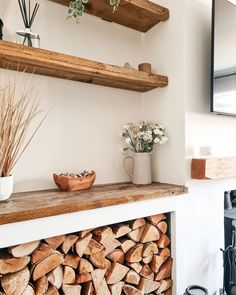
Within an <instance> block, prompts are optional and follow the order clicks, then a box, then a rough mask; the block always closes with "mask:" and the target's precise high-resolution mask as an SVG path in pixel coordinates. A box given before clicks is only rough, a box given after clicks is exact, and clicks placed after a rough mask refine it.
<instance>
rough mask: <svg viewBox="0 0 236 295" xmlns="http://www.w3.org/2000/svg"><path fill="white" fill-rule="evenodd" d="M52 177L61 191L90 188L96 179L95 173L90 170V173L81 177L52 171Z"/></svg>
mask: <svg viewBox="0 0 236 295" xmlns="http://www.w3.org/2000/svg"><path fill="white" fill-rule="evenodd" d="M53 179H54V182H55V184H56V185H57V186H58V188H59V189H60V190H61V191H67V192H74V191H80V190H88V189H90V188H91V186H92V185H93V183H94V181H95V179H96V173H95V171H92V174H90V175H88V176H82V177H70V176H64V175H58V174H55V173H54V174H53Z"/></svg>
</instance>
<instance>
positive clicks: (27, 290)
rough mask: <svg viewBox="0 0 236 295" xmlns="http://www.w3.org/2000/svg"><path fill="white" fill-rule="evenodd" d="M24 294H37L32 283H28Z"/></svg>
mask: <svg viewBox="0 0 236 295" xmlns="http://www.w3.org/2000/svg"><path fill="white" fill-rule="evenodd" d="M22 295H35V292H34V288H33V287H32V286H31V285H28V286H27V287H26V289H25V290H24V292H23V293H22Z"/></svg>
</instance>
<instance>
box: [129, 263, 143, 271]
mask: <svg viewBox="0 0 236 295" xmlns="http://www.w3.org/2000/svg"><path fill="white" fill-rule="evenodd" d="M126 264H127V266H129V267H130V268H132V269H133V270H135V271H136V272H137V273H140V271H141V270H142V268H143V267H142V265H141V264H140V263H139V262H135V263H126Z"/></svg>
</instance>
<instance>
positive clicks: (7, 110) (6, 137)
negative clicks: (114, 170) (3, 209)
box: [0, 82, 45, 177]
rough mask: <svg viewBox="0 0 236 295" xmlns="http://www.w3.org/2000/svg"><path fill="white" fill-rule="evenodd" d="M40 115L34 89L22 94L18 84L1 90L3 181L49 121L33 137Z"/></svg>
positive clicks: (1, 163) (0, 165) (0, 131)
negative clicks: (32, 126) (35, 122)
mask: <svg viewBox="0 0 236 295" xmlns="http://www.w3.org/2000/svg"><path fill="white" fill-rule="evenodd" d="M39 113H40V111H39V107H38V102H36V101H35V100H34V99H32V89H30V90H22V91H18V88H17V83H16V82H12V83H11V82H8V83H7V85H6V86H5V87H1V86H0V177H5V176H9V175H11V173H12V169H13V167H14V166H15V165H16V163H17V161H18V160H19V158H20V157H21V155H22V154H23V152H24V151H25V150H26V148H27V147H28V145H29V143H30V142H31V140H32V139H33V137H34V135H35V134H36V132H37V131H38V129H39V127H40V126H41V124H42V123H43V121H44V119H45V117H44V118H43V119H42V120H41V121H40V123H39V124H38V125H37V126H36V129H34V131H33V132H32V133H31V135H29V127H30V125H31V123H32V121H33V120H34V119H35V118H36V116H37V115H38V114H39Z"/></svg>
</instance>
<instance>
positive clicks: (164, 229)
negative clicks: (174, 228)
mask: <svg viewBox="0 0 236 295" xmlns="http://www.w3.org/2000/svg"><path fill="white" fill-rule="evenodd" d="M157 227H158V229H159V230H160V231H161V232H162V233H163V234H165V233H166V232H167V227H168V226H167V223H166V222H165V221H161V222H159V223H158V225H157Z"/></svg>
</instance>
